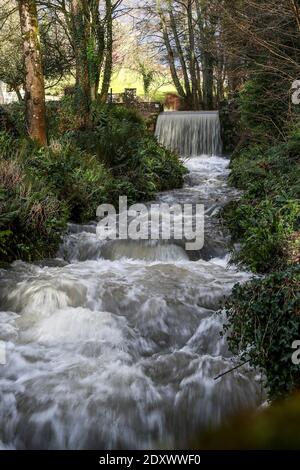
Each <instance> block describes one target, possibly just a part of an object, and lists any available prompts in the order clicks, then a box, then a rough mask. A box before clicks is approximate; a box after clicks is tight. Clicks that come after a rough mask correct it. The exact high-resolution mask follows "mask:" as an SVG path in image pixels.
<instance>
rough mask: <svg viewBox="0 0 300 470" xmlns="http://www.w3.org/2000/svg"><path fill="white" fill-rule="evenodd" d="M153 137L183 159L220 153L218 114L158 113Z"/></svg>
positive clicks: (196, 112)
mask: <svg viewBox="0 0 300 470" xmlns="http://www.w3.org/2000/svg"><path fill="white" fill-rule="evenodd" d="M155 134H156V136H157V139H158V141H159V142H160V143H161V144H163V145H164V146H166V147H167V148H169V149H170V150H174V151H177V152H178V153H179V155H181V156H183V157H195V156H199V155H204V154H205V155H221V154H222V139H221V126H220V119H219V113H218V111H204V112H202V111H201V112H198V111H178V112H170V111H169V112H165V113H161V114H160V115H159V116H158V120H157V124H156V131H155Z"/></svg>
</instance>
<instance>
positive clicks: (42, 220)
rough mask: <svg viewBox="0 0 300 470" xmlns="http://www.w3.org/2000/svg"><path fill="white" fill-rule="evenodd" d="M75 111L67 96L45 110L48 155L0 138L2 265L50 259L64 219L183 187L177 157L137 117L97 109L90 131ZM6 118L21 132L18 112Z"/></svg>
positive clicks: (11, 138)
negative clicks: (121, 199) (123, 198)
mask: <svg viewBox="0 0 300 470" xmlns="http://www.w3.org/2000/svg"><path fill="white" fill-rule="evenodd" d="M74 111H75V110H74V104H73V99H72V97H66V98H64V99H63V100H62V102H61V103H51V104H50V105H48V106H47V117H48V124H49V137H50V138H49V142H50V143H49V146H48V147H46V148H40V147H38V146H37V145H36V144H35V143H34V142H33V141H31V140H29V139H28V138H27V137H26V136H24V128H23V130H21V135H22V133H23V137H20V138H16V137H14V136H12V135H8V134H6V133H1V132H0V159H1V170H0V204H1V212H0V213H1V216H0V260H1V259H2V260H3V259H6V260H8V261H12V260H13V259H15V258H22V259H26V260H32V259H35V258H42V257H45V256H50V255H52V254H53V253H54V252H55V249H56V248H57V245H58V243H59V240H60V236H61V234H62V232H63V230H64V228H65V226H66V221H67V220H72V221H75V222H85V221H88V220H91V219H94V218H95V215H96V209H97V207H98V205H99V204H102V203H106V202H107V203H112V204H115V205H116V204H117V203H118V199H119V196H122V195H126V196H127V197H128V202H129V203H135V202H138V201H141V200H149V199H151V198H153V197H154V196H155V193H156V192H157V191H161V190H165V189H169V188H174V187H178V186H180V185H181V184H182V182H183V175H184V173H185V169H184V167H183V165H182V163H181V162H180V160H179V158H178V157H177V156H176V155H175V154H173V153H171V152H169V151H168V150H166V149H164V148H163V147H162V146H160V145H159V144H158V142H157V141H156V139H155V138H154V136H152V135H150V134H149V133H148V132H147V130H146V127H145V124H144V121H143V119H142V118H141V117H140V116H139V115H138V114H137V113H136V112H135V111H133V110H129V109H126V108H122V107H119V106H101V105H96V106H95V107H94V109H93V113H92V119H91V125H90V127H89V128H88V129H86V128H82V126H81V122H80V119H79V120H77V119H76V117H75V116H76V113H75V112H74ZM10 113H11V116H14V121H15V122H19V129H21V128H22V123H24V109H23V108H22V105H19V104H17V105H14V106H11V107H10ZM62 133H63V135H62ZM18 178H19V179H20V181H19V184H16V181H17V180H18ZM1 181H2V182H1Z"/></svg>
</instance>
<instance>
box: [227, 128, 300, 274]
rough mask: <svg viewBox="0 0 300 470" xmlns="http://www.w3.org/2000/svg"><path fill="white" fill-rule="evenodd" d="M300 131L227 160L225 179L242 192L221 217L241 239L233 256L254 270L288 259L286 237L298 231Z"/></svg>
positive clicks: (268, 268)
mask: <svg viewBox="0 0 300 470" xmlns="http://www.w3.org/2000/svg"><path fill="white" fill-rule="evenodd" d="M299 135H300V133H299V131H298V130H296V131H293V132H292V134H291V136H290V138H289V140H287V141H286V142H284V143H278V144H275V145H273V146H264V145H254V146H252V147H250V148H249V149H247V150H245V151H243V152H242V153H241V154H240V155H239V156H238V157H236V158H235V159H234V160H233V161H232V163H231V168H232V172H231V175H230V183H231V184H232V185H234V186H236V187H237V188H239V189H242V190H244V193H243V195H242V197H241V199H240V201H238V202H234V203H232V204H230V205H229V206H227V207H226V208H225V211H224V216H225V219H226V221H227V223H228V225H229V227H230V229H231V233H232V235H233V240H234V241H238V242H240V251H239V252H238V253H235V261H237V262H240V263H241V264H243V265H248V266H250V268H251V269H252V270H253V271H255V272H270V271H271V270H274V269H281V268H283V267H284V266H287V265H288V264H290V262H291V260H290V258H289V256H288V254H289V249H288V245H289V240H290V238H291V236H292V235H293V233H295V232H297V231H298V230H299V225H300V220H299V214H300V203H299V198H300V186H299V181H300V166H299V155H300V137H299Z"/></svg>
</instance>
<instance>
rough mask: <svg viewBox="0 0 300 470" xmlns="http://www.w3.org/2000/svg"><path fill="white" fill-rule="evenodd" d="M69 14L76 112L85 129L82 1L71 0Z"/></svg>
mask: <svg viewBox="0 0 300 470" xmlns="http://www.w3.org/2000/svg"><path fill="white" fill-rule="evenodd" d="M71 12H72V29H73V43H74V52H75V60H76V87H75V104H76V112H77V115H78V118H79V119H80V120H81V121H82V125H83V127H86V126H88V124H89V120H90V104H91V89H90V81H89V67H88V51H87V19H86V17H85V10H84V1H83V0H72V1H71Z"/></svg>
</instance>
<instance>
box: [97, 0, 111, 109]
mask: <svg viewBox="0 0 300 470" xmlns="http://www.w3.org/2000/svg"><path fill="white" fill-rule="evenodd" d="M105 3H106V57H105V65H104V72H103V82H102V89H101V95H100V98H101V101H102V102H103V103H106V101H107V97H108V92H109V87H110V81H111V75H112V65H113V64H112V48H113V28H112V22H113V20H112V14H113V11H112V2H111V0H106V1H105Z"/></svg>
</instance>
